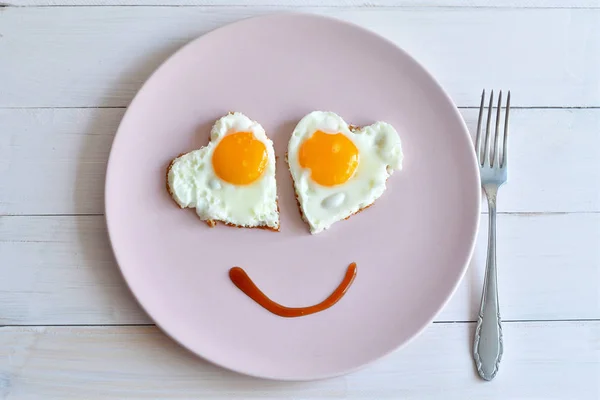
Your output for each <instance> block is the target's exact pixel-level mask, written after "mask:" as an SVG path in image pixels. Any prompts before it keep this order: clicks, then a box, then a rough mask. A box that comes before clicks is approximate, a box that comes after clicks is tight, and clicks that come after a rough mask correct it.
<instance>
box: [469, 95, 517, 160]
mask: <svg viewBox="0 0 600 400" xmlns="http://www.w3.org/2000/svg"><path fill="white" fill-rule="evenodd" d="M493 102H494V91H493V90H492V92H491V93H490V100H489V103H488V106H487V122H486V126H485V137H484V138H483V140H482V137H481V135H482V134H481V120H482V117H483V110H484V108H485V107H484V103H485V89H484V90H483V92H482V93H481V105H480V106H479V118H478V120H477V138H476V141H475V152H476V153H477V159H478V160H479V164H480V165H481V166H482V167H484V166H488V167H497V168H502V167H504V166H505V165H506V145H507V139H508V114H509V112H510V90H509V91H508V95H507V96H506V107H505V113H504V134H503V135H502V144H501V143H500V120H501V115H500V114H501V110H502V91H500V93H499V94H498V105H497V106H496V131H495V134H494V135H492V134H491V132H490V125H491V123H492V114H493V112H492V110H493ZM492 136H493V137H492ZM490 141H491V143H490ZM482 142H483V148H481V143H482ZM500 146H502V153H500Z"/></svg>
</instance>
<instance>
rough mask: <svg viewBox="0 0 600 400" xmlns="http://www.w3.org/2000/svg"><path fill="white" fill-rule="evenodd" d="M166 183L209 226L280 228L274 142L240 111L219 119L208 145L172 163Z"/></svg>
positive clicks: (178, 198)
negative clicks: (221, 223) (218, 223)
mask: <svg viewBox="0 0 600 400" xmlns="http://www.w3.org/2000/svg"><path fill="white" fill-rule="evenodd" d="M167 188H168V190H169V193H170V194H171V197H173V199H174V200H175V202H177V204H178V205H179V206H180V207H181V208H195V209H196V213H197V214H198V217H200V219H201V220H203V221H206V223H207V224H208V225H209V226H215V225H216V223H217V222H223V223H225V224H227V225H232V226H237V227H245V228H266V229H271V230H274V231H278V230H279V210H278V206H277V187H276V183H275V152H274V150H273V142H272V141H271V140H270V139H269V138H268V137H267V135H266V134H265V130H264V129H263V127H262V126H261V125H260V124H259V123H258V122H256V121H252V120H251V119H250V118H248V117H246V116H245V115H243V114H241V113H239V112H233V113H229V114H228V115H226V116H224V117H222V118H220V119H219V120H217V121H216V122H215V124H214V126H213V128H212V130H211V134H210V142H209V143H208V145H207V146H205V147H202V148H200V149H198V150H194V151H191V152H189V153H186V154H183V155H181V156H179V157H177V158H176V159H174V160H173V161H172V162H171V164H170V165H169V167H168V169H167Z"/></svg>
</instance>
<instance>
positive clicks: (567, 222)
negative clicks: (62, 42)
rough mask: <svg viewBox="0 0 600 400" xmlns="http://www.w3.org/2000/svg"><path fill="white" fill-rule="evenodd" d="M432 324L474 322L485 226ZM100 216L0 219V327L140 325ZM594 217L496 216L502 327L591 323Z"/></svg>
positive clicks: (598, 237) (597, 219)
mask: <svg viewBox="0 0 600 400" xmlns="http://www.w3.org/2000/svg"><path fill="white" fill-rule="evenodd" d="M485 220H486V216H482V229H481V232H480V234H479V238H478V243H477V249H476V252H475V257H474V259H473V262H472V263H471V267H470V269H469V271H468V272H467V275H466V276H465V279H464V281H463V283H462V285H461V286H460V287H459V289H458V290H457V292H456V293H455V295H454V297H453V298H452V300H451V301H450V302H449V303H448V304H447V305H446V307H445V309H444V310H443V311H442V312H441V314H440V315H439V316H438V318H437V320H438V321H474V320H475V319H476V315H477V312H478V308H479V300H480V296H481V288H482V282H483V271H484V263H485V251H486V237H487V231H486V229H487V225H486V223H485ZM105 229H106V228H105V224H104V219H103V217H101V216H79V217H60V216H54V217H0V325H13V324H18V325H30V324H34V325H56V324H137V323H149V322H150V320H149V319H148V317H147V316H146V315H145V314H144V313H143V312H142V311H141V310H140V308H139V307H138V305H137V304H136V302H135V301H134V300H133V298H132V296H131V294H130V293H129V291H128V290H127V288H126V285H125V283H124V281H123V279H122V277H121V275H120V273H119V271H118V268H117V265H116V263H115V261H114V259H113V256H112V253H111V251H110V246H109V243H108V238H107V236H106V230H105ZM599 241H600V214H566V215H500V216H499V219H498V263H499V285H500V301H501V306H502V316H503V318H504V319H507V320H535V319H542V320H552V319H592V318H600V303H599V302H598V276H600V253H599V252H598V250H597V243H598V242H599Z"/></svg>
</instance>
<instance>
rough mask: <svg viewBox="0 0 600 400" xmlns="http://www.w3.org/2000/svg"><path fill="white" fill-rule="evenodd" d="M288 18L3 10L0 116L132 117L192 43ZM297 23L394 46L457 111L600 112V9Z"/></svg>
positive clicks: (389, 14)
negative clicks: (499, 102) (66, 112)
mask: <svg viewBox="0 0 600 400" xmlns="http://www.w3.org/2000/svg"><path fill="white" fill-rule="evenodd" d="M117 9H118V16H117V17H116V16H115V12H116V10H117ZM283 10H289V8H286V7H284V6H272V7H254V6H253V7H248V6H244V7H229V8H226V7H210V6H207V7H192V8H189V7H118V8H115V7H54V8H53V7H50V8H36V7H23V8H21V7H5V8H4V9H3V11H2V12H1V13H0V34H1V35H2V39H1V40H0V60H3V62H1V63H0V107H58V106H61V107H95V106H125V105H127V104H128V103H129V101H130V100H131V98H132V97H133V95H134V94H135V93H136V91H137V90H138V89H139V87H140V85H141V84H142V82H143V81H144V80H145V79H146V78H147V77H148V76H149V74H150V73H151V72H152V71H153V70H154V69H155V68H156V67H157V66H158V65H159V64H160V63H161V62H162V61H164V60H165V59H166V58H167V57H168V56H169V55H170V54H172V53H173V52H174V51H175V50H177V49H178V48H179V47H181V46H182V45H183V44H185V43H187V42H189V41H190V40H191V39H193V38H196V37H198V36H200V35H202V34H204V33H206V32H207V31H210V30H212V29H214V28H217V27H219V26H222V25H224V24H226V23H229V22H233V21H236V20H239V19H241V18H246V17H250V16H254V15H261V14H266V13H272V12H276V11H283ZM302 11H305V12H313V13H317V14H324V15H329V16H332V17H337V18H341V19H344V20H347V21H351V22H354V23H357V24H359V25H361V26H364V27H366V28H368V29H371V30H373V31H375V32H378V33H380V34H382V35H383V36H385V37H387V38H389V39H391V40H392V41H394V42H396V43H398V44H399V45H400V46H402V47H404V48H405V49H406V50H407V51H408V52H410V53H411V54H413V55H414V56H415V57H416V58H417V59H418V60H420V61H421V62H423V64H424V65H426V66H427V67H428V68H429V69H430V71H431V72H432V73H433V74H434V76H436V77H437V78H438V79H439V80H440V82H441V83H442V85H443V86H444V87H445V88H446V89H447V90H448V91H449V93H450V94H451V96H452V97H453V98H454V100H455V101H456V102H457V104H459V105H460V106H475V105H477V103H478V95H479V93H480V92H481V89H482V88H483V87H487V88H496V89H498V88H504V89H512V90H513V93H514V94H515V96H514V105H515V106H561V107H562V106H600V90H599V87H600V75H599V74H598V73H597V71H598V70H600V51H599V50H600V10H599V9H593V8H589V9H551V8H540V9H532V8H521V9H517V8H507V9H503V10H502V11H501V12H498V11H497V10H496V9H495V8H451V7H449V8H445V7H436V8H427V7H426V8H406V9H405V8H393V7H392V8H385V7H384V8H378V7H364V8H354V7H342V8H339V7H333V8H330V7H316V8H311V7H303V8H302ZM532 26H535V29H532V28H531V27H532ZM74 33H76V34H74ZM531 54H535V57H530V56H531ZM525 60H526V61H525Z"/></svg>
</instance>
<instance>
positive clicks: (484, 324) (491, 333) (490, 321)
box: [473, 187, 503, 381]
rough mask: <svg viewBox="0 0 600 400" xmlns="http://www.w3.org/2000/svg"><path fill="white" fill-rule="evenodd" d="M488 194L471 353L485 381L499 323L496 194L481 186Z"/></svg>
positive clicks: (497, 347)
mask: <svg viewBox="0 0 600 400" xmlns="http://www.w3.org/2000/svg"><path fill="white" fill-rule="evenodd" d="M484 190H485V192H486V195H487V198H488V209H489V221H490V222H489V228H488V229H489V232H488V253H487V262H486V268H485V278H484V283H483V294H482V296H481V308H480V310H479V318H478V320H477V328H476V330H475V343H474V346H473V356H474V358H475V365H476V367H477V372H478V373H479V376H481V377H482V378H483V379H485V380H486V381H490V380H492V379H494V376H496V373H497V372H498V366H499V364H500V359H501V358H502V351H503V348H502V324H501V322H500V308H499V306H498V282H497V272H496V195H497V192H498V188H497V187H484Z"/></svg>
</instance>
